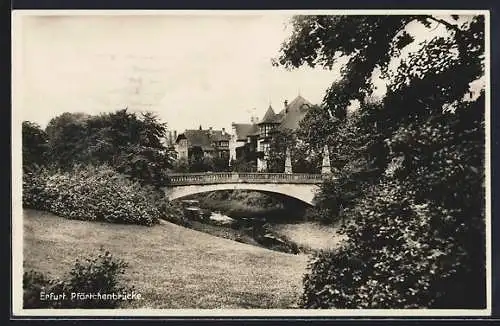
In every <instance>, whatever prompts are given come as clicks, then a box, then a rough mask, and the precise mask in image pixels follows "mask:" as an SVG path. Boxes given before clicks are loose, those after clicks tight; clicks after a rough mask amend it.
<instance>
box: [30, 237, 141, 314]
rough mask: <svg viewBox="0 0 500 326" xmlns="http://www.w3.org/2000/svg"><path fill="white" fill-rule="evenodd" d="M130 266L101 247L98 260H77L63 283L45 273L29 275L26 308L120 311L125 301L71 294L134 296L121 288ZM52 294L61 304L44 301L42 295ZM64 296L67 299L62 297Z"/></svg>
mask: <svg viewBox="0 0 500 326" xmlns="http://www.w3.org/2000/svg"><path fill="white" fill-rule="evenodd" d="M127 266H128V264H127V263H125V262H124V261H123V260H121V259H116V258H115V257H113V255H112V254H111V253H110V252H109V251H107V250H104V249H103V248H102V247H101V249H100V250H99V252H98V254H97V255H96V256H95V257H87V258H84V259H77V260H76V261H75V264H74V266H73V268H72V269H71V271H70V272H69V275H68V276H67V278H66V279H63V280H57V279H56V280H51V279H48V278H47V277H45V276H44V275H43V274H42V273H39V272H36V271H27V272H25V273H24V275H23V290H24V296H23V302H24V304H23V306H24V308H25V309H30V308H31V309H32V308H38V309H39V308H72V309H75V308H87V309H92V308H94V309H95V308H100V309H109V308H117V307H118V306H119V305H120V303H121V302H124V300H123V299H118V298H110V299H108V298H106V299H104V300H99V299H88V298H87V299H80V298H73V299H72V298H71V296H70V295H71V293H84V294H97V293H100V294H106V295H107V294H115V295H119V294H120V295H123V293H126V292H128V293H131V292H132V291H133V290H134V289H133V288H127V287H125V286H123V285H121V281H120V277H121V276H122V275H123V274H124V273H125V270H126V268H127ZM49 293H53V294H54V295H55V297H59V298H60V299H58V300H53V299H50V298H49V299H44V300H42V298H41V296H42V294H45V295H48V294H49ZM63 294H65V297H64V299H63V298H62V295H63Z"/></svg>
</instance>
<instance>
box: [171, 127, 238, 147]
mask: <svg viewBox="0 0 500 326" xmlns="http://www.w3.org/2000/svg"><path fill="white" fill-rule="evenodd" d="M230 137H231V136H230V135H229V134H223V133H222V130H199V129H187V130H186V131H184V133H182V134H180V135H179V136H177V140H176V142H177V141H178V140H179V139H181V138H186V139H187V140H188V144H189V146H190V147H194V146H199V147H201V148H202V149H203V150H207V151H209V150H213V149H214V146H213V142H216V141H224V140H226V141H229V139H230Z"/></svg>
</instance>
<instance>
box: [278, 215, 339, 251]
mask: <svg viewBox="0 0 500 326" xmlns="http://www.w3.org/2000/svg"><path fill="white" fill-rule="evenodd" d="M273 230H274V231H275V232H276V233H278V234H280V235H284V236H286V237H287V238H288V239H290V240H291V241H293V242H295V243H296V244H298V245H299V246H302V247H304V248H309V249H316V250H328V249H333V248H336V247H337V246H338V245H339V243H340V242H341V241H342V239H344V238H345V236H343V235H340V234H338V233H337V231H338V226H330V225H321V224H319V223H316V222H304V223H295V224H275V225H273Z"/></svg>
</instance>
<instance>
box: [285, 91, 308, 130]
mask: <svg viewBox="0 0 500 326" xmlns="http://www.w3.org/2000/svg"><path fill="white" fill-rule="evenodd" d="M311 106H312V104H311V103H310V102H309V101H308V100H306V99H305V98H303V97H302V96H300V95H299V96H297V97H296V98H295V99H294V100H293V101H292V102H290V103H289V104H288V106H287V109H288V110H287V112H286V113H285V115H284V117H283V120H282V121H281V124H280V126H279V128H280V129H292V130H295V129H298V128H299V122H300V121H301V120H302V119H304V117H305V115H306V113H307V111H308V110H309V108H310V107H311ZM282 112H283V111H282Z"/></svg>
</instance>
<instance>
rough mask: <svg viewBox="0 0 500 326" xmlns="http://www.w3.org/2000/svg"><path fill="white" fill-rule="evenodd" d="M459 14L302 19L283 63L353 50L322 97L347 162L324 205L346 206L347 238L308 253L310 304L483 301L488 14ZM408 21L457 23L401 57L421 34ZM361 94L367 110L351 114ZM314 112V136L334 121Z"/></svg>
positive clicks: (472, 304)
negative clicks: (379, 82) (379, 92)
mask: <svg viewBox="0 0 500 326" xmlns="http://www.w3.org/2000/svg"><path fill="white" fill-rule="evenodd" d="M459 18H463V19H462V21H464V20H465V22H464V23H457V21H458V20H459ZM452 19H453V20H450V19H447V18H446V17H434V16H390V17H389V16H363V17H358V16H300V17H296V18H294V19H293V21H292V24H293V27H294V32H293V34H292V36H291V37H290V38H289V39H288V40H287V41H286V42H285V43H284V44H283V47H282V51H281V56H280V57H279V58H278V60H277V61H276V63H277V64H281V65H285V66H288V67H298V66H300V65H302V64H309V65H311V66H315V65H321V66H323V67H329V68H331V67H332V66H333V64H334V63H335V62H337V60H338V59H339V58H341V57H344V58H346V59H347V64H346V65H345V66H344V68H343V69H342V71H341V73H342V77H341V79H340V80H337V81H335V82H334V83H333V84H332V86H331V88H330V89H329V90H328V91H327V93H326V94H325V98H324V101H323V106H324V107H325V109H326V110H327V111H328V112H329V116H330V117H331V118H330V119H331V120H330V121H331V122H330V123H327V124H326V125H327V126H329V127H331V129H325V128H324V129H323V130H326V133H329V135H324V134H322V135H321V136H320V137H322V138H324V139H328V138H329V139H331V140H333V143H332V144H330V148H331V152H332V153H331V156H332V158H333V161H335V162H340V163H341V164H339V168H340V171H339V175H338V176H339V177H338V179H337V180H336V181H335V182H330V181H328V182H325V184H324V185H323V186H322V189H321V192H320V194H319V196H318V198H317V200H318V203H319V205H318V209H317V211H316V214H317V215H319V216H320V217H321V216H322V218H323V219H324V220H326V221H328V220H330V221H333V220H335V219H337V218H338V217H340V216H341V217H342V218H343V219H344V220H345V221H346V222H347V223H346V224H345V226H344V228H343V232H344V233H345V234H346V235H347V236H348V237H347V239H348V240H347V241H346V242H345V243H344V244H343V246H342V247H341V248H339V249H338V250H337V251H334V252H327V253H322V254H319V255H317V256H316V257H315V258H314V259H313V260H312V261H311V264H310V272H309V274H307V275H306V276H305V279H304V290H305V291H304V295H303V303H302V305H303V306H304V307H307V308H329V307H335V308H421V307H430V308H479V307H484V305H485V293H486V290H485V254H486V253H485V243H484V237H485V230H484V228H485V221H484V216H485V212H484V208H485V190H484V155H485V149H484V107H485V99H484V93H483V94H482V95H481V96H479V98H475V99H474V98H469V97H468V93H469V90H470V85H471V83H472V82H475V81H477V80H478V79H479V78H481V76H482V75H483V74H484V17H483V16H476V17H465V18H464V17H452ZM410 23H413V24H423V26H425V27H426V28H428V29H430V28H435V27H436V26H438V25H440V26H442V27H443V26H444V28H446V29H447V31H448V33H440V35H438V36H435V37H433V38H429V40H427V41H424V42H422V43H421V44H419V45H418V47H417V49H416V50H413V52H412V51H409V54H408V55H406V56H403V57H402V58H399V59H398V57H399V56H400V54H401V53H402V51H403V50H404V49H405V48H406V46H407V45H409V44H412V43H413V41H414V39H413V36H412V35H411V34H409V32H408V30H406V26H407V25H408V24H410ZM394 67H396V68H394ZM376 70H378V71H379V72H380V74H381V76H382V77H383V78H384V80H385V81H386V82H387V84H388V88H387V92H386V94H385V95H384V97H383V98H382V99H381V100H380V101H372V100H370V97H371V96H372V94H373V93H372V92H373V89H374V84H373V79H372V77H373V75H374V73H375V72H376ZM353 100H357V101H359V103H360V108H359V109H358V111H357V112H355V113H354V114H351V115H349V114H348V107H349V105H350V104H351V103H352V101H353ZM315 115H317V117H316V118H315V117H309V122H308V124H309V126H307V124H305V126H306V129H305V130H303V131H302V133H303V134H304V135H305V137H306V138H307V136H308V135H309V134H310V135H315V134H314V129H313V128H321V123H320V122H321V120H324V119H325V118H324V117H323V116H324V115H325V114H324V113H322V112H320V111H318V112H315ZM337 122H340V123H337ZM336 123H337V124H336ZM307 127H309V128H310V129H307ZM309 138H310V137H309Z"/></svg>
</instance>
